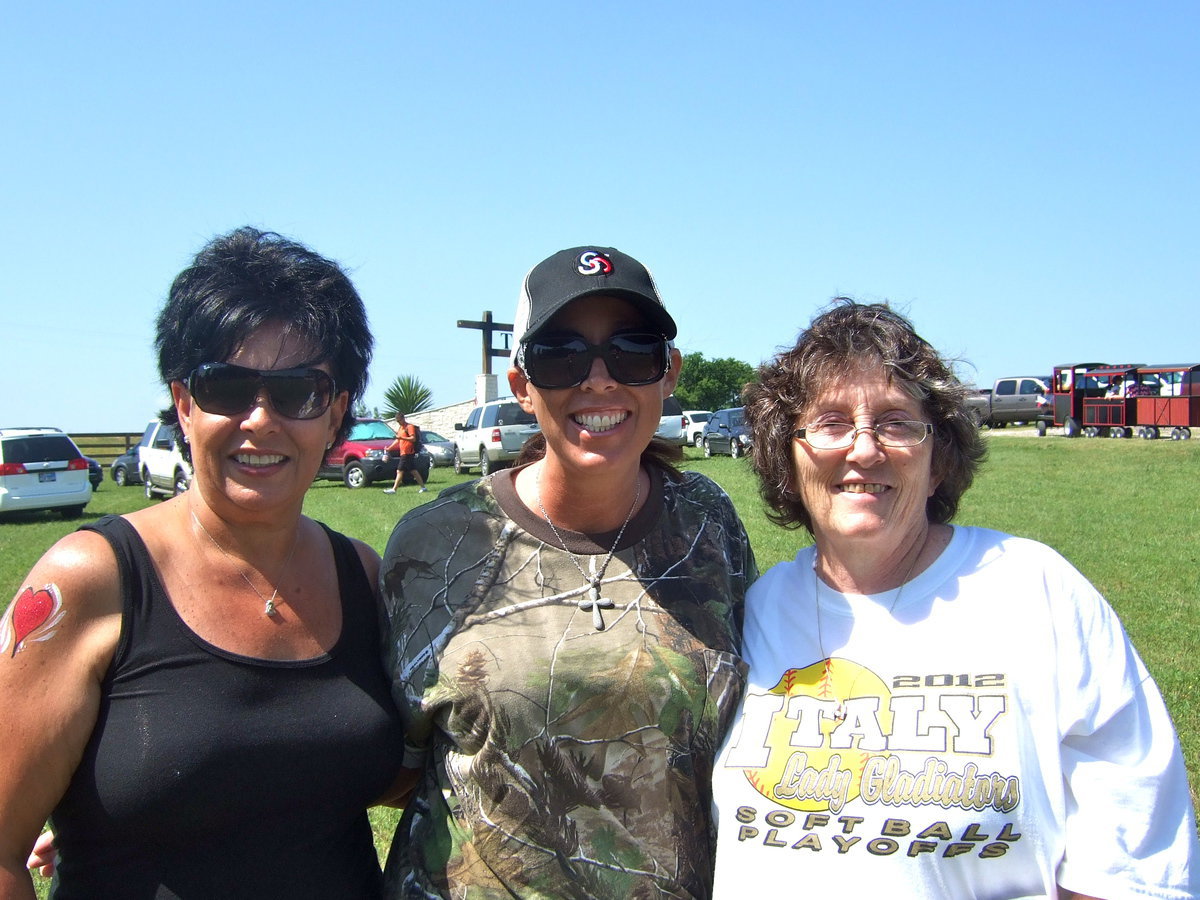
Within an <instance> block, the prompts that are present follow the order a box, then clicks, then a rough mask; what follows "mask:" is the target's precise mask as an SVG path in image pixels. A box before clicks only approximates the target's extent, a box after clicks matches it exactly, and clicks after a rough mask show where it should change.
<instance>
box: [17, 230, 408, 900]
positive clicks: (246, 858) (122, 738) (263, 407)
mask: <svg viewBox="0 0 1200 900" xmlns="http://www.w3.org/2000/svg"><path fill="white" fill-rule="evenodd" d="M156 345H157V349H158V362H159V371H160V374H161V376H162V379H163V381H164V383H165V384H166V385H167V386H168V387H169V388H170V391H171V396H172V400H173V405H172V406H171V408H169V409H168V410H166V411H165V412H164V413H163V417H162V418H163V421H164V422H168V423H171V424H178V426H179V428H180V429H181V432H182V434H183V436H184V439H185V441H186V442H187V443H186V452H187V453H188V455H189V456H190V458H191V462H192V465H193V467H194V472H195V475H194V478H193V481H192V485H191V487H190V489H189V490H187V491H186V492H184V493H183V494H181V495H179V496H177V497H175V498H172V499H171V500H168V501H167V502H165V503H162V504H160V505H157V506H153V507H150V508H147V509H143V510H139V511H136V512H133V513H130V514H129V515H127V516H121V517H117V516H107V517H104V518H102V519H100V520H99V521H97V522H95V523H94V524H89V525H85V526H84V527H83V528H82V529H80V530H79V531H77V532H75V533H74V534H71V535H68V536H67V537H65V538H63V539H62V540H61V541H59V542H58V543H57V544H55V545H54V546H53V547H52V548H51V549H50V550H49V551H48V552H47V553H46V554H45V555H44V556H43V557H42V558H41V559H40V560H39V561H38V563H37V564H36V565H35V566H34V568H33V570H32V571H31V572H30V574H29V576H28V578H27V579H26V581H25V585H26V586H25V587H23V588H22V590H21V591H20V592H19V593H18V595H17V597H16V599H15V600H14V601H13V602H12V604H10V606H9V609H8V613H7V615H6V617H5V620H4V623H3V630H2V631H0V644H2V647H0V696H2V697H3V698H4V718H5V730H6V739H5V740H4V741H3V742H0V897H4V898H9V897H32V896H33V887H32V884H31V882H30V879H29V875H28V873H27V872H26V870H25V856H26V853H27V851H28V849H29V847H30V846H31V845H32V844H33V841H34V838H35V836H36V835H37V833H38V830H39V829H40V828H41V826H42V824H43V823H44V822H45V821H46V818H47V816H49V817H51V819H52V822H53V826H54V829H55V831H56V834H57V845H58V848H59V860H58V872H57V882H56V885H55V888H54V896H55V897H61V898H69V897H118V896H119V897H183V898H188V897H288V898H289V900H291V898H299V897H312V898H328V897H353V898H368V897H377V896H378V895H379V891H380V880H381V879H380V870H379V865H378V861H377V859H376V856H375V851H374V845H373V839H372V835H371V829H370V826H369V823H368V821H367V817H366V812H365V811H366V809H367V807H368V806H369V805H371V804H372V803H373V802H375V801H377V800H379V799H380V798H381V797H382V796H384V795H385V794H386V793H387V792H388V789H389V787H390V785H391V783H392V781H393V778H394V776H395V774H396V768H397V761H398V759H399V756H400V753H401V750H402V736H401V731H400V726H399V724H398V721H397V718H396V712H395V710H394V708H393V706H392V704H391V702H390V700H389V697H388V689H387V685H386V682H385V679H384V674H383V670H382V668H381V666H380V664H379V655H378V647H379V634H378V624H377V622H378V619H377V606H376V600H375V593H374V585H375V582H376V578H377V572H378V565H379V560H378V557H377V555H376V554H375V553H374V551H372V550H371V549H370V548H368V547H367V546H366V545H364V544H362V543H360V542H358V541H352V540H350V539H348V538H346V537H344V536H342V535H339V534H337V533H335V532H332V531H330V530H329V529H327V528H325V527H324V526H322V525H320V524H319V523H317V522H314V521H312V520H310V519H308V518H305V517H304V516H303V515H302V514H301V507H302V504H303V500H304V494H305V491H306V490H307V489H308V487H309V486H310V485H311V484H312V481H313V478H314V476H315V475H316V473H317V469H318V467H319V466H320V464H321V460H322V457H323V456H324V453H325V451H326V449H327V448H328V447H329V446H331V445H332V444H333V443H334V442H335V441H336V440H338V438H339V437H341V436H343V435H344V434H345V433H346V432H347V431H348V429H349V425H350V423H351V414H350V410H351V408H352V406H353V404H354V401H356V400H357V399H358V398H360V397H361V395H362V391H363V389H364V387H365V384H366V377H367V364H368V362H369V360H370V356H371V348H372V338H371V334H370V331H369V329H368V326H367V319H366V313H365V311H364V309H363V305H362V302H361V300H360V299H359V296H358V294H357V292H356V291H355V289H354V286H353V285H352V284H351V283H350V281H349V279H348V278H347V277H346V276H345V274H344V273H343V272H342V271H341V269H340V268H339V267H338V266H337V265H336V264H335V263H333V262H332V261H330V260H327V259H324V258H322V257H321V256H318V255H317V254H316V253H313V252H312V251H311V250H309V249H307V248H305V247H303V246H301V245H299V244H296V243H294V242H292V241H289V240H286V239H284V238H282V237H280V236H279V235H276V234H271V233H263V232H260V231H257V230H255V229H252V228H242V229H239V230H237V231H234V232H232V233H230V234H228V235H225V236H222V237H218V238H216V239H214V240H213V241H212V242H210V243H209V244H208V245H207V246H206V247H205V248H204V249H202V250H201V251H200V253H199V254H198V255H197V256H196V258H195V259H194V260H193V262H192V264H191V265H190V266H188V268H186V269H185V270H184V271H183V272H182V273H180V275H179V276H178V277H177V278H176V279H175V282H174V284H173V285H172V287H171V290H170V294H169V296H168V299H167V303H166V305H165V306H164V308H163V309H162V311H161V313H160V315H159V317H158V326H157V335H156Z"/></svg>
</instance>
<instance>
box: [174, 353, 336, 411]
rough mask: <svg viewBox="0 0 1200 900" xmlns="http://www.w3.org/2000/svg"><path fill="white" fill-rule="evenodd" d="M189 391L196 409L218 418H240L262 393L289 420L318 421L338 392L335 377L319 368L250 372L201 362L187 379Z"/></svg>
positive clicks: (231, 364)
mask: <svg viewBox="0 0 1200 900" xmlns="http://www.w3.org/2000/svg"><path fill="white" fill-rule="evenodd" d="M187 389H188V393H190V394H191V395H192V399H193V400H195V401H196V405H197V406H199V407H200V408H201V409H202V410H204V411H205V412H206V413H212V414H213V415H217V416H238V415H241V414H242V413H244V412H246V410H248V409H250V407H252V406H253V405H254V401H255V400H256V399H257V397H258V395H259V392H260V391H263V392H265V393H266V395H267V399H268V400H269V402H270V404H271V408H272V409H273V410H275V412H277V413H279V415H281V416H284V417H286V418H288V419H315V418H317V416H319V415H321V414H322V413H324V412H325V410H327V409H329V405H330V404H331V403H332V402H333V398H334V396H335V394H336V393H337V387H336V385H335V384H334V382H333V378H332V377H331V376H330V375H329V373H328V372H323V371H322V370H320V369H314V368H311V367H300V368H296V369H248V368H246V367H245V366H235V365H234V364H233V363H202V364H201V365H199V366H197V367H196V368H195V369H194V370H193V371H192V374H191V375H189V376H188V379H187Z"/></svg>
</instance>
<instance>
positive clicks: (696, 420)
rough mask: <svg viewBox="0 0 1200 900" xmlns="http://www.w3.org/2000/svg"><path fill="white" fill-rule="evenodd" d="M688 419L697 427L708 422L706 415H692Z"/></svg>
mask: <svg viewBox="0 0 1200 900" xmlns="http://www.w3.org/2000/svg"><path fill="white" fill-rule="evenodd" d="M688 418H689V419H691V420H692V421H693V422H694V423H696V424H697V425H698V424H700V423H701V422H707V421H708V413H692V414H691V415H690V416H688Z"/></svg>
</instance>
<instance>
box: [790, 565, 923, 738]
mask: <svg viewBox="0 0 1200 900" xmlns="http://www.w3.org/2000/svg"><path fill="white" fill-rule="evenodd" d="M924 548H925V545H924V544H922V545H921V550H924ZM921 550H918V551H917V555H916V556H915V557H913V561H912V562H911V563H909V564H908V571H907V572H905V573H904V580H903V581H901V582H900V587H898V588H896V593H895V594H894V595H893V596H892V602H891V604H889V605H888V616H891V614H892V613H893V612H895V611H896V605H897V604H898V603H899V602H900V595H901V594H903V593H904V587H905V585H907V584H908V579H909V577H910V576H911V575H912V573H913V569H914V568H916V565H917V560H918V559H920V558H921ZM819 558H820V557H819V555H818V554H817V552H816V550H815V549H814V551H813V564H812V571H813V603H814V604H816V607H817V647H818V649H820V651H821V661H822V662H825V661H826V660H829V655H828V654H827V653H826V652H825V639H824V638H823V637H822V633H821V594H820V584H821V578H820V576H818V575H817V562H818V561H819ZM861 674H862V670H861V668H860V670H859V671H858V672H855V673H854V680H853V681H851V682H850V687H849V688H848V689H847V690H846V696H845V697H844V698H843V697H839V698H838V705H837V709H835V710H834V711H833V718H834V719H835V720H836V721H838V722H841V721H843V720H844V719H845V718H846V701H847V700H849V699H850V698H851V697H853V696H854V689H855V688H856V687H857V686H858V679H859V676H860V675H861Z"/></svg>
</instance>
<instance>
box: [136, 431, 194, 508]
mask: <svg viewBox="0 0 1200 900" xmlns="http://www.w3.org/2000/svg"><path fill="white" fill-rule="evenodd" d="M137 454H138V471H139V472H141V475H142V484H144V485H145V486H146V499H147V500H151V499H153V498H154V497H155V496H173V495H175V494H182V493H183V492H184V491H186V490H187V489H188V485H189V484H191V483H192V466H191V463H189V462H188V461H187V460H186V459H184V458H183V453H182V452H180V450H179V432H178V430H177V429H175V428H174V427H173V426H171V425H163V424H162V423H161V422H151V423H150V424H149V425H147V426H146V432H145V434H143V435H142V440H141V441H140V442H139V443H138V447H137Z"/></svg>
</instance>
